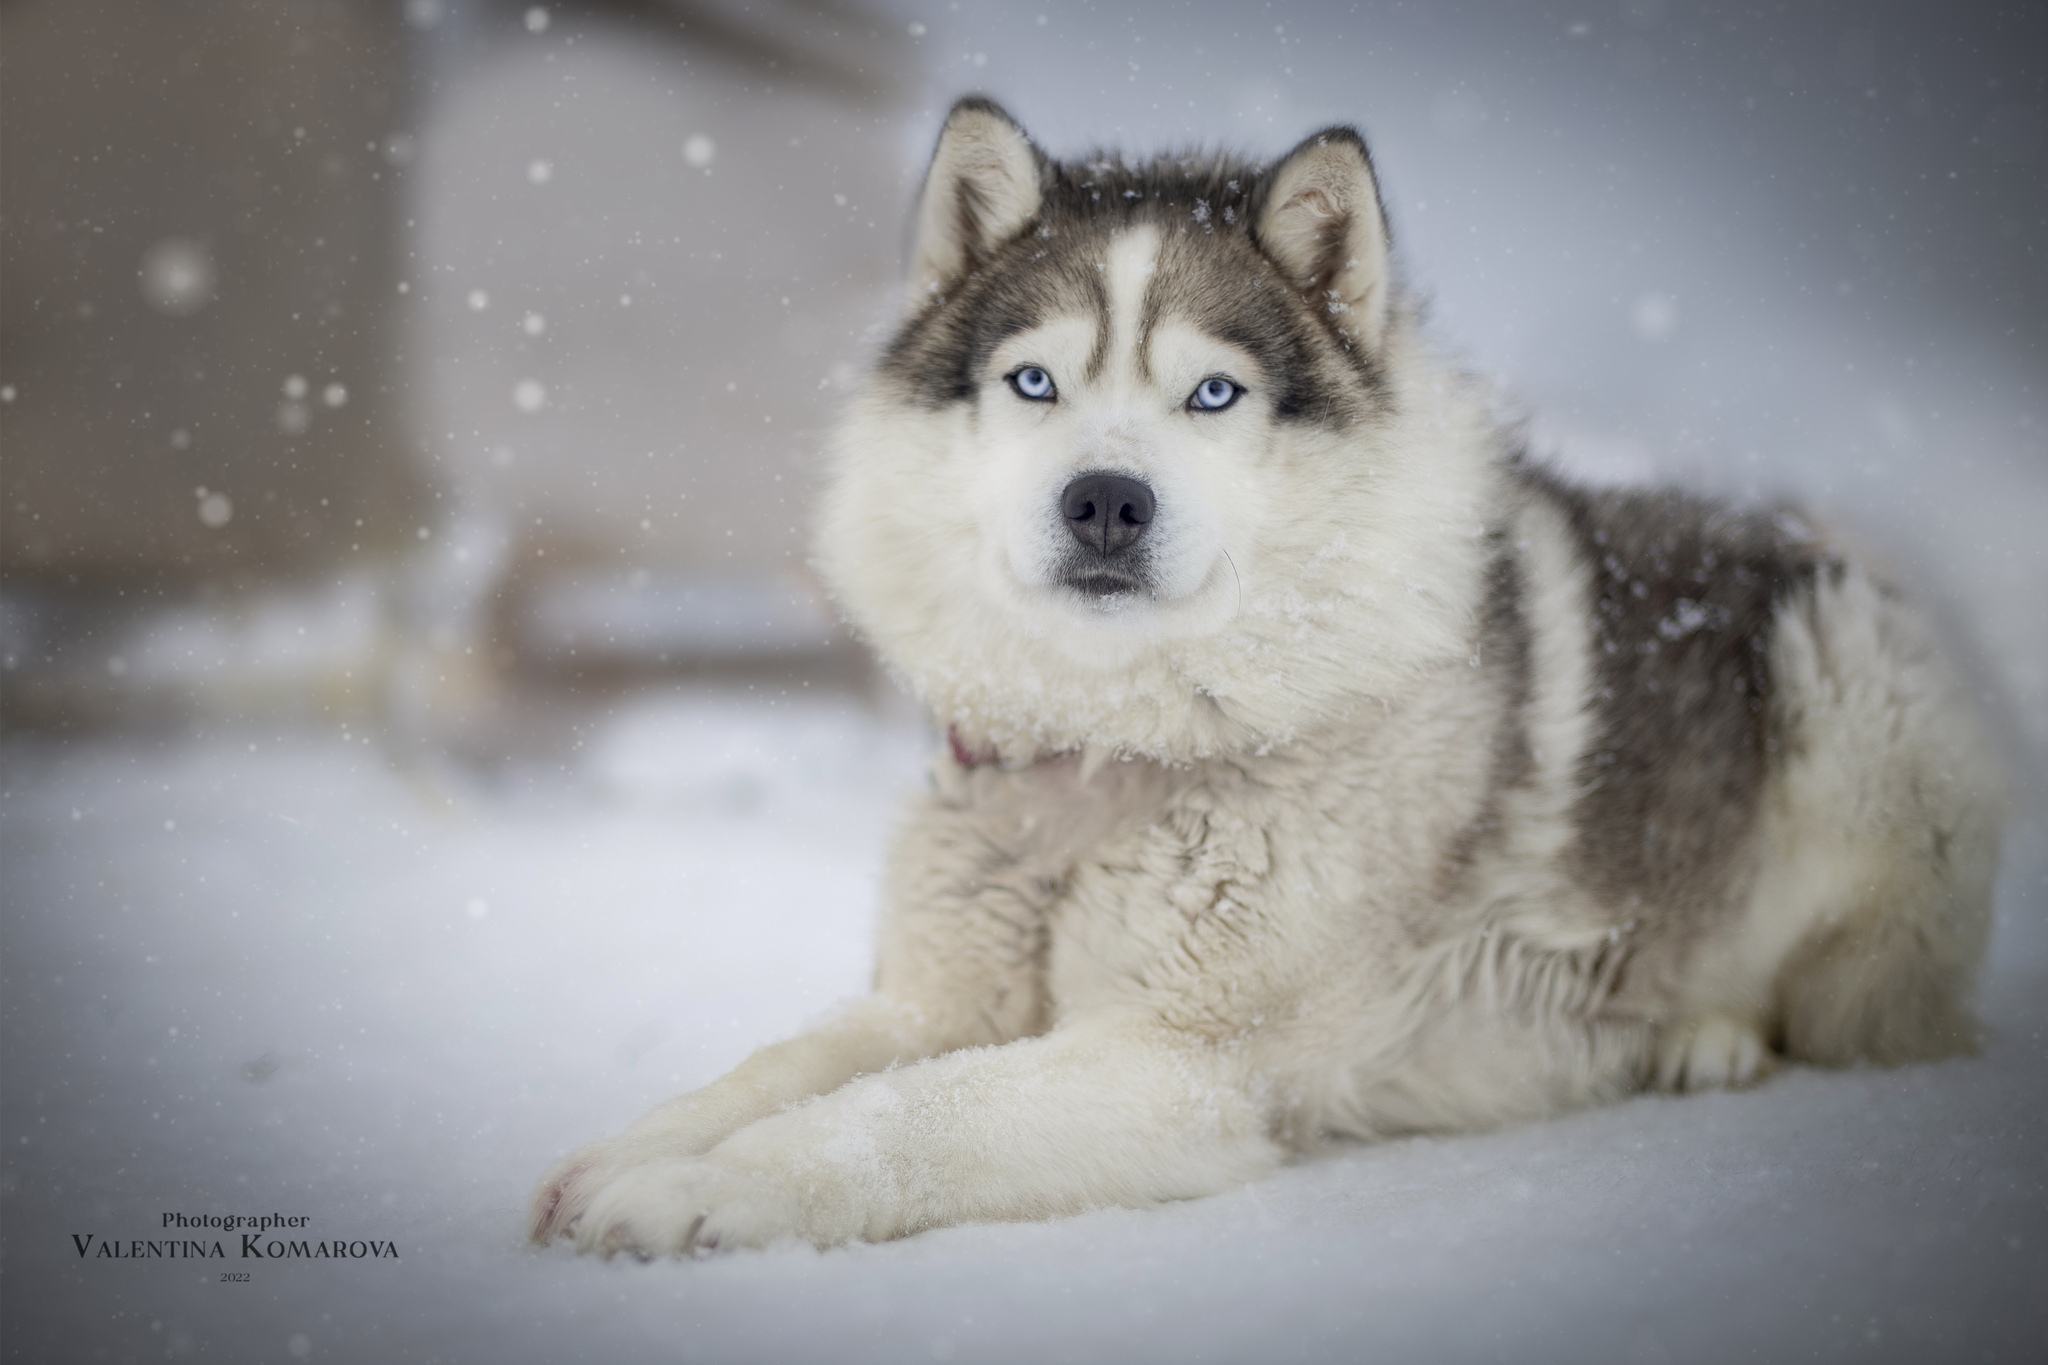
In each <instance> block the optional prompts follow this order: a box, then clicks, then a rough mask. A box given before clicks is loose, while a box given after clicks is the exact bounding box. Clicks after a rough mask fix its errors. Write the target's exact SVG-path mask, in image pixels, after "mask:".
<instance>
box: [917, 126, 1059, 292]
mask: <svg viewBox="0 0 2048 1365" xmlns="http://www.w3.org/2000/svg"><path fill="white" fill-rule="evenodd" d="M1044 169H1045V156H1044V154H1043V153H1041V152H1040V151H1039V150H1038V148H1036V147H1034V146H1032V145H1031V139H1030V138H1028V137H1026V136H1025V135H1024V130H1023V129H1022V128H1020V127H1018V126H1017V120H1015V119H1013V118H1011V117H1010V116H1009V114H1007V113H1005V112H1004V111H1003V108H1002V106H1001V105H998V104H996V103H995V102H994V101H993V100H985V99H981V98H978V97H975V96H970V97H968V98H967V99H963V100H961V101H960V102H959V103H958V104H955V105H954V106H953V110H952V112H951V113H949V114H947V115H946V126H945V128H944V129H943V130H941V131H940V133H939V145H938V148H937V150H935V151H934V152H933V153H932V164H931V169H930V170H928V171H926V172H925V176H924V192H923V193H922V194H920V195H919V196H918V200H917V245H916V246H915V247H913V248H912V250H911V254H910V299H909V304H910V307H911V308H913V309H915V308H918V307H920V306H922V305H923V303H924V302H925V300H926V299H928V298H930V297H931V296H932V295H933V294H935V293H937V292H939V291H940V290H941V289H943V288H944V287H945V286H946V285H948V284H950V283H951V282H952V281H954V280H955V279H958V278H959V277H960V276H962V275H964V274H966V273H967V272H968V271H969V270H971V269H973V268H974V267H975V266H977V265H980V264H981V263H982V262H983V261H984V260H986V259H987V258H988V256H989V255H990V253H992V252H993V251H994V250H995V249H996V248H997V247H999V246H1001V245H1002V244H1003V243H1004V242H1006V241H1008V240H1009V239H1010V238H1012V237H1014V236H1016V235H1017V234H1018V233H1019V232H1021V231H1023V229H1024V225H1025V224H1026V223H1028V222H1030V221H1031V220H1032V219H1033V218H1034V217H1036V216H1037V214H1038V206H1039V204H1040V202H1041V201H1042V198H1043V193H1044V192H1043V190H1042V188H1041V187H1040V184H1039V177H1040V176H1041V175H1042V174H1043V172H1044Z"/></svg>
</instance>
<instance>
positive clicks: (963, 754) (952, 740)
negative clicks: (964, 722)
mask: <svg viewBox="0 0 2048 1365" xmlns="http://www.w3.org/2000/svg"><path fill="white" fill-rule="evenodd" d="M946 747H947V748H949V749H951V750H952V751H953V761H954V762H955V763H958V764H959V765H960V766H961V767H963V768H979V767H982V766H983V765H984V764H989V763H996V762H1000V761H1001V759H1002V755H1001V754H999V753H997V752H996V751H995V750H994V749H992V748H990V749H982V750H979V751H977V750H973V749H969V748H968V747H967V746H966V744H964V743H962V742H961V739H960V731H959V730H958V729H957V728H956V727H954V726H951V725H948V726H947V727H946Z"/></svg>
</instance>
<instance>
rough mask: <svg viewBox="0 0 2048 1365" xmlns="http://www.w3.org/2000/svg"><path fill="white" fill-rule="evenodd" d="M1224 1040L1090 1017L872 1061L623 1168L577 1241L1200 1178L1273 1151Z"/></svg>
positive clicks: (1051, 1212)
mask: <svg viewBox="0 0 2048 1365" xmlns="http://www.w3.org/2000/svg"><path fill="white" fill-rule="evenodd" d="M1244 1073H1245V1066H1244V1063H1243V1061H1242V1059H1241V1058H1239V1057H1238V1056H1236V1055H1234V1054H1232V1053H1230V1052H1228V1051H1225V1050H1222V1049H1218V1048H1216V1047H1215V1046H1213V1045H1211V1044H1208V1043H1206V1042H1204V1041H1202V1040H1198V1039H1192V1038H1189V1037H1188V1036H1186V1035H1184V1034H1180V1033H1177V1032H1175V1031H1172V1030H1169V1029H1166V1028H1164V1027H1161V1026H1159V1025H1157V1024H1150V1023H1144V1022H1138V1021H1133V1020H1129V1019H1120V1020H1114V1021H1111V1020H1096V1021H1090V1022H1080V1023H1075V1024H1071V1025H1065V1026H1062V1027H1061V1028H1060V1029H1058V1030H1056V1031H1055V1032H1053V1033H1051V1034H1048V1035H1046V1036H1044V1037H1040V1038H1033V1039H1027V1040H1024V1041H1021V1042H1016V1043H1011V1044H1008V1045H1006V1046H1003V1047H999V1048H978V1049H974V1050H971V1051H965V1052H955V1053H952V1054H949V1055H947V1056H944V1057H939V1058H935V1059H933V1060H930V1061H926V1062H922V1063H920V1064H918V1065H917V1066H914V1067H908V1068H905V1069H902V1070H897V1071H891V1072H886V1073H883V1074H880V1075H874V1076H869V1077H867V1078H865V1079H863V1080H859V1081H856V1082H854V1083H853V1084H851V1085H848V1086H845V1087H843V1088H842V1089H839V1090H837V1091H834V1092H833V1093H832V1094H829V1095H826V1096H824V1097H822V1098H820V1099H818V1100H816V1101H813V1102H812V1103H810V1104H807V1105H804V1106H801V1107H799V1108H796V1109H792V1110H788V1111H785V1112H783V1113H779V1114H775V1115H772V1116H770V1117H768V1118H764V1119H762V1120H761V1121H759V1122H757V1123H754V1124H751V1125H749V1126H748V1127H746V1128H743V1129H741V1130H740V1131H739V1132H737V1133H734V1134H733V1135H732V1136H731V1137H729V1138H727V1139H726V1140H725V1141H724V1142H722V1143H720V1144H719V1145H718V1146H717V1147H715V1148H713V1149H712V1150H711V1151H710V1152H709V1153H708V1154H707V1155H705V1156H704V1157H702V1158H698V1159H684V1158H677V1159H674V1160H670V1161H664V1162H655V1163H647V1164H643V1165H640V1166H637V1167H635V1168H634V1169H632V1170H631V1171H629V1172H627V1173H626V1174H625V1175H623V1176H622V1177H620V1178H619V1179H618V1180H616V1181H615V1182H613V1183H612V1184H611V1185H610V1186H609V1187H607V1188H606V1189H604V1190H603V1191H602V1192H600V1193H599V1194H598V1195H597V1196H596V1198H595V1199H594V1200H593V1201H592V1202H591V1205H590V1207H589V1209H588V1211H587V1212H586V1213H585V1214H584V1216H583V1219H582V1221H581V1223H580V1225H579V1226H578V1228H577V1232H576V1240H577V1245H578V1246H579V1247H580V1248H582V1249H583V1250H586V1251H601V1252H604V1253H607V1254H609V1253H611V1252H615V1251H625V1252H629V1253H632V1254H635V1255H639V1256H661V1255H676V1254H684V1253H692V1252H703V1251H709V1250H719V1249H729V1248H733V1247H749V1246H765V1245H768V1244H769V1243H772V1242H777V1241H782V1240H789V1239H798V1240H802V1241H807V1242H810V1243H813V1244H815V1245H817V1246H832V1245H836V1244H838V1243H841V1242H845V1241H849V1240H853V1239H856V1238H866V1239H868V1240H874V1241H879V1240H883V1239H886V1238H891V1237H900V1236H903V1235H905V1234H907V1233H912V1232H916V1231H918V1230H920V1229H923V1228H929V1227H937V1226H942V1225H946V1224H951V1223H962V1222H977V1221H992V1220H1009V1219H1031V1218H1049V1217H1057V1216H1059V1215H1063V1214H1071V1213H1077V1212H1079V1211H1081V1210H1083V1209H1088V1208H1094V1207H1099V1206H1104V1205H1127V1206H1140V1205H1145V1204H1150V1203H1154V1202H1157V1201H1160V1200H1166V1199H1186V1198H1192V1197H1195V1196H1198V1195H1205V1194H1213V1193H1216V1192H1217V1191H1220V1190H1224V1189H1229V1188H1232V1187H1234V1186H1236V1185H1239V1184H1242V1183H1244V1182H1245V1181H1248V1180H1253V1179H1256V1178H1258V1177H1260V1176H1262V1175H1265V1174H1267V1173H1268V1172H1270V1171H1271V1170H1273V1168H1274V1167H1276V1166H1277V1165H1278V1164H1279V1163H1280V1161H1281V1159H1282V1149H1281V1147H1280V1146H1279V1144H1278V1143H1276V1142H1275V1141H1274V1140H1273V1138H1272V1136H1271V1135H1270V1133H1269V1125H1268V1122H1267V1118H1268V1116H1267V1115H1266V1114H1265V1112H1264V1110H1263V1109H1262V1108H1261V1106H1260V1105H1259V1104H1257V1103H1256V1101H1255V1100H1254V1099H1253V1098H1252V1095H1251V1091H1250V1087H1249V1085H1248V1080H1247V1077H1246V1075H1245V1074H1244Z"/></svg>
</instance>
